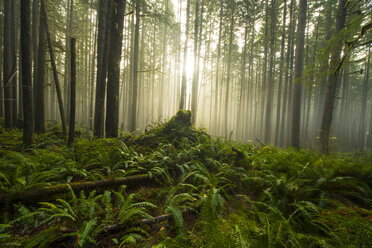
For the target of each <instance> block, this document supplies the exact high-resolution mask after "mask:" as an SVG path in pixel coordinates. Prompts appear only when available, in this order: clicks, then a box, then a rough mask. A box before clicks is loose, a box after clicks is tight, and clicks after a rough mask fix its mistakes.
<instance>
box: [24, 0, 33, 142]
mask: <svg viewBox="0 0 372 248" xmlns="http://www.w3.org/2000/svg"><path fill="white" fill-rule="evenodd" d="M30 27H31V15H30V0H22V1H21V63H22V91H23V94H22V97H23V110H24V111H23V121H24V127H23V145H24V146H26V147H27V146H30V145H31V144H32V143H33V134H34V121H33V118H34V115H33V111H34V109H33V103H32V80H31V74H32V72H31V71H32V56H31V32H30V30H31V28H30Z"/></svg>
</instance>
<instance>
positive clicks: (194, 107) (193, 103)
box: [191, 0, 199, 125]
mask: <svg viewBox="0 0 372 248" xmlns="http://www.w3.org/2000/svg"><path fill="white" fill-rule="evenodd" d="M198 29H199V0H196V3H195V21H194V70H193V77H192V94H191V95H192V96H191V97H192V99H191V113H192V115H191V123H192V124H193V125H194V124H195V121H196V112H197V106H198V103H197V101H198V87H199V85H198V79H197V78H198V77H199V74H198V69H197V68H198Z"/></svg>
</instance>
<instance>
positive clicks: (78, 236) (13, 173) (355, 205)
mask: <svg viewBox="0 0 372 248" xmlns="http://www.w3.org/2000/svg"><path fill="white" fill-rule="evenodd" d="M187 113H188V112H185V113H184V112H181V114H179V116H185V118H180V117H179V118H180V119H177V117H175V118H173V119H171V120H170V121H169V122H167V123H165V124H164V125H163V126H158V127H155V128H154V129H152V130H150V131H147V132H146V133H144V134H142V135H140V136H134V135H129V134H127V135H125V136H122V137H121V138H119V139H91V138H88V139H86V138H80V139H79V140H78V141H77V142H76V143H75V144H74V146H73V147H71V148H68V147H66V146H65V145H62V143H64V142H62V140H63V139H64V137H63V135H61V133H60V130H59V129H55V130H54V131H53V130H52V132H50V133H49V134H46V135H43V136H36V138H35V140H37V141H38V142H39V141H40V142H44V143H43V144H41V143H40V144H37V145H35V146H34V147H33V148H32V149H29V150H28V151H27V152H17V149H19V148H20V147H19V146H18V145H17V144H16V143H17V142H18V141H16V140H18V139H19V134H18V133H17V132H14V133H10V132H4V133H2V134H0V142H4V144H3V143H1V144H0V145H1V146H2V147H3V148H4V149H2V150H1V152H0V193H7V192H22V191H23V190H26V189H28V190H32V189H39V188H40V187H44V186H49V185H55V184H59V183H66V182H67V183H69V182H76V181H78V182H83V181H95V180H101V179H106V178H117V177H125V176H127V175H135V174H148V175H149V176H150V177H151V178H156V180H157V181H158V182H159V183H160V185H161V187H160V188H151V189H148V188H142V187H141V185H139V189H138V191H139V192H140V193H139V192H138V193H132V192H126V187H125V186H122V187H120V188H119V189H118V190H106V191H104V192H98V193H97V192H96V191H91V192H84V191H82V192H80V193H79V194H75V193H74V192H73V191H72V190H71V191H70V192H69V193H68V194H61V195H58V196H56V197H55V198H51V199H50V200H48V201H47V202H41V203H40V205H39V206H38V207H36V206H35V205H20V204H18V205H13V206H8V208H13V210H14V211H5V212H4V218H3V220H4V221H3V223H4V224H2V225H1V226H0V239H1V244H3V243H4V244H8V245H5V246H6V247H8V246H16V245H21V246H22V247H43V246H44V247H51V246H53V245H54V244H55V243H57V242H62V243H63V242H64V243H69V244H73V245H74V246H75V247H95V246H96V247H100V246H105V245H106V246H107V244H108V243H107V242H110V244H112V243H114V244H115V245H116V246H118V247H141V246H146V245H147V246H150V245H153V246H154V247H340V246H342V245H344V244H350V246H352V247H363V245H364V246H370V245H371V243H370V241H369V240H371V230H372V229H371V223H372V217H371V212H370V211H371V203H372V197H371V194H372V192H371V189H372V180H371V179H372V158H371V157H370V155H368V154H359V155H358V156H355V155H352V154H332V155H330V156H322V155H320V154H317V153H314V152H312V151H308V150H296V149H286V150H279V149H276V148H274V147H271V146H264V147H255V146H252V145H248V144H244V143H238V142H231V141H229V142H225V141H222V140H221V139H212V138H211V137H209V136H208V135H207V134H205V133H204V132H203V131H201V130H195V129H194V128H193V127H192V126H191V125H189V123H188V117H189V116H188V114H187ZM10 136H12V137H10ZM88 136H89V135H88ZM4 137H6V138H8V140H9V141H11V142H10V143H12V142H13V141H14V143H12V144H10V143H9V142H8V143H7V142H5V141H3V139H4ZM58 139H60V141H58ZM154 203H155V204H156V205H157V206H158V207H157V208H156V207H155V204H154ZM167 213H168V214H170V215H171V221H169V222H168V224H165V223H156V224H154V226H151V227H152V228H148V227H146V226H138V225H137V224H138V223H139V222H141V221H142V220H146V219H147V220H154V217H153V216H156V215H163V214H167ZM9 219H10V220H9ZM136 223H137V224H136ZM115 225H119V226H120V227H121V230H120V231H119V233H117V234H108V233H106V232H107V230H108V228H109V227H112V226H115ZM60 228H66V229H67V230H69V232H67V233H64V232H61V231H60ZM18 236H20V237H19V238H18V239H16V240H15V239H14V238H15V237H18ZM106 237H107V238H106Z"/></svg>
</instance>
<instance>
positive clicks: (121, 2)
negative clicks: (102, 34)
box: [106, 0, 126, 137]
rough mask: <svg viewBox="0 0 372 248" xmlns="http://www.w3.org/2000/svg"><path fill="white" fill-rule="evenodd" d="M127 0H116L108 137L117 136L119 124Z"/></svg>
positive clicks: (112, 25) (109, 62)
mask: <svg viewBox="0 0 372 248" xmlns="http://www.w3.org/2000/svg"><path fill="white" fill-rule="evenodd" d="M125 5H126V0H114V1H113V8H115V11H113V12H112V22H111V38H110V41H111V42H110V49H109V60H108V80H107V103H106V106H107V107H106V137H117V136H118V126H119V78H120V61H121V50H122V49H121V48H122V40H123V25H124V12H125Z"/></svg>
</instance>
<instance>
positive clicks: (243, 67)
mask: <svg viewBox="0 0 372 248" xmlns="http://www.w3.org/2000/svg"><path fill="white" fill-rule="evenodd" d="M247 40H248V24H246V26H245V28H244V46H243V54H242V56H243V59H242V64H241V69H240V97H239V105H238V116H237V121H236V135H237V137H239V135H240V137H242V138H243V137H244V134H243V133H244V132H243V131H241V128H243V129H244V125H243V123H242V122H245V121H244V118H243V117H244V111H242V110H244V107H243V106H244V103H245V97H244V96H245V95H246V78H245V74H246V73H245V71H246V64H247ZM242 119H243V121H242Z"/></svg>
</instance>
